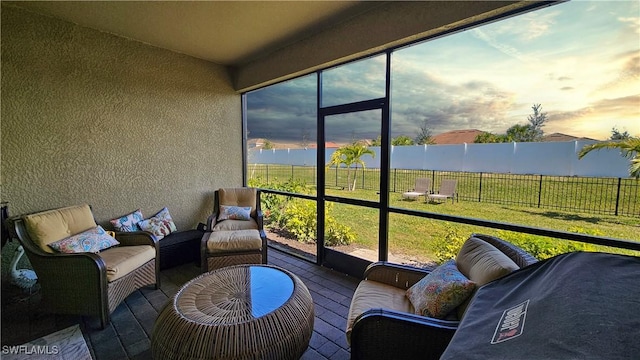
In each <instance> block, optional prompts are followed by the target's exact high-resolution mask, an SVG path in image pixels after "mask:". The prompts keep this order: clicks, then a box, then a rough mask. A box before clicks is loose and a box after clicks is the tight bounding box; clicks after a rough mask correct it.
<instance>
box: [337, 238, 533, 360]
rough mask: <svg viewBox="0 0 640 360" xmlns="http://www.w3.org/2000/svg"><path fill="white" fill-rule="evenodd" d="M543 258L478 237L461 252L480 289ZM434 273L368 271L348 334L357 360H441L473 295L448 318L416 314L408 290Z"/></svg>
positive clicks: (395, 267)
mask: <svg viewBox="0 0 640 360" xmlns="http://www.w3.org/2000/svg"><path fill="white" fill-rule="evenodd" d="M535 262H537V260H536V259H535V258H534V257H533V256H531V255H530V254H528V253H527V252H525V251H523V250H522V249H520V248H518V247H516V246H515V245H513V244H510V243H508V242H506V241H504V240H501V239H498V238H495V237H492V236H487V235H481V234H473V235H472V236H471V237H470V238H469V239H467V241H466V242H465V244H464V245H463V246H462V249H461V250H460V252H459V253H458V256H457V258H456V266H457V268H458V270H459V271H460V273H462V274H463V275H465V276H466V277H467V278H468V279H470V280H471V281H473V282H475V283H476V285H477V286H478V287H480V286H482V285H484V284H486V283H488V282H491V281H493V280H495V279H497V278H500V277H502V276H505V275H507V274H509V273H511V272H512V271H514V270H517V269H519V268H521V267H525V266H527V265H530V264H533V263H535ZM429 273H430V270H426V269H420V268H416V267H411V266H407V265H399V264H392V263H388V262H377V263H374V264H371V265H370V266H369V267H368V268H367V269H366V271H365V274H364V277H363V279H364V280H362V281H361V282H360V284H359V285H358V287H357V289H356V291H355V293H354V295H353V298H352V301H351V306H350V308H349V315H348V317H347V328H346V336H347V342H349V344H350V345H351V358H352V359H437V358H439V357H440V355H441V354H442V353H443V352H444V350H445V348H446V347H447V345H448V344H449V342H450V341H451V338H452V337H453V334H454V333H455V331H456V329H457V328H458V324H459V323H460V319H461V318H462V317H463V316H464V311H465V309H466V306H467V305H468V304H469V301H470V300H471V299H472V297H473V295H471V297H469V298H468V299H467V301H465V302H464V303H463V304H461V305H460V306H459V307H458V308H457V309H456V310H454V311H452V312H451V313H450V314H449V315H448V316H447V317H446V318H445V319H437V318H433V317H428V316H423V315H416V314H415V310H414V307H413V305H412V304H411V301H410V300H409V299H408V298H407V296H406V292H407V289H409V288H410V287H411V286H413V285H414V284H416V283H417V282H419V281H420V280H421V279H422V278H424V277H425V276H426V275H427V274H429Z"/></svg>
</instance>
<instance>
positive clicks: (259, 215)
mask: <svg viewBox="0 0 640 360" xmlns="http://www.w3.org/2000/svg"><path fill="white" fill-rule="evenodd" d="M255 220H256V223H258V230H260V231H262V229H264V215H263V214H262V210H257V211H256V218H255Z"/></svg>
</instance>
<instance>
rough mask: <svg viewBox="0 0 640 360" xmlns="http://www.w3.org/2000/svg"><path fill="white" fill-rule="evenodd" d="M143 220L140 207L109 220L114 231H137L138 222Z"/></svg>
mask: <svg viewBox="0 0 640 360" xmlns="http://www.w3.org/2000/svg"><path fill="white" fill-rule="evenodd" d="M142 220H144V216H142V212H141V211H140V209H138V210H136V211H134V212H132V213H130V214H126V215H122V216H120V217H119V218H117V219H112V220H110V222H111V225H113V228H114V229H116V231H123V232H129V231H139V230H140V228H138V223H139V222H140V221H142Z"/></svg>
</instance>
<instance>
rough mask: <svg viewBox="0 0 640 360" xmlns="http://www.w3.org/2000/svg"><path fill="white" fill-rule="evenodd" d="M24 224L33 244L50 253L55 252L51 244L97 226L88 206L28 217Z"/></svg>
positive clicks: (67, 208)
mask: <svg viewBox="0 0 640 360" xmlns="http://www.w3.org/2000/svg"><path fill="white" fill-rule="evenodd" d="M24 224H25V227H26V229H27V232H29V236H30V237H31V239H32V240H33V242H34V243H36V244H38V246H39V247H40V249H42V250H43V251H46V252H48V253H53V252H54V251H53V249H51V248H50V247H49V246H48V245H49V244H51V243H53V242H56V241H58V240H62V239H64V238H67V237H69V236H71V235H76V234H79V233H81V232H83V231H86V230H89V229H91V228H94V227H96V226H97V225H96V222H95V220H94V219H93V214H92V213H91V208H90V207H89V205H87V204H83V205H75V206H69V207H64V208H60V209H54V210H48V211H43V212H39V213H36V214H31V215H26V216H24Z"/></svg>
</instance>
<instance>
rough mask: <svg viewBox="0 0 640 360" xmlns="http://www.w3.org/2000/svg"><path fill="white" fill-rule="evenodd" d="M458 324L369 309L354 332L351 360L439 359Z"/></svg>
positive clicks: (385, 310)
mask: <svg viewBox="0 0 640 360" xmlns="http://www.w3.org/2000/svg"><path fill="white" fill-rule="evenodd" d="M459 323H460V322H459V321H448V320H439V319H434V318H429V317H425V316H419V315H415V314H409V313H404V312H398V311H393V310H387V309H370V310H367V311H366V312H364V313H363V314H361V315H360V316H358V318H356V320H355V322H354V324H353V328H352V330H351V359H374V360H375V359H438V358H439V357H440V355H442V353H443V352H444V350H445V349H446V347H447V345H449V342H450V341H451V338H452V337H453V334H454V333H455V331H456V329H457V328H458V325H459Z"/></svg>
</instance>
